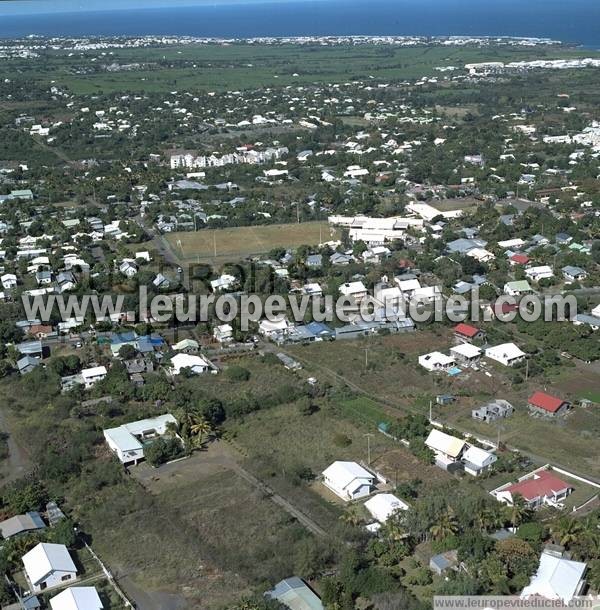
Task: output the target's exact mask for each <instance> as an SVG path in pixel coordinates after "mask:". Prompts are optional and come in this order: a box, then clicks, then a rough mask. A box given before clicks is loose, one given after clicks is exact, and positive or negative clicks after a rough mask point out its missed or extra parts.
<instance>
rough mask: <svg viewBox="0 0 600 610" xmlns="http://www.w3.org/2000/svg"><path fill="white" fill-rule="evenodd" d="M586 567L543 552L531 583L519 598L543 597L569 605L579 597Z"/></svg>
mask: <svg viewBox="0 0 600 610" xmlns="http://www.w3.org/2000/svg"><path fill="white" fill-rule="evenodd" d="M586 568H587V566H586V564H585V563H582V562H580V561H571V560H570V559H565V558H564V557H557V556H556V555H554V554H553V553H550V552H548V551H544V552H543V553H542V555H541V556H540V565H539V567H538V569H537V572H536V573H535V574H534V575H533V576H532V578H531V582H530V583H529V584H528V585H527V586H526V587H525V588H524V589H523V591H522V592H521V598H529V597H532V596H533V597H538V596H539V597H543V598H545V599H549V600H557V601H558V600H559V601H561V602H563V603H564V604H567V605H568V604H569V603H570V602H571V600H572V599H573V598H574V597H576V596H578V595H580V594H581V591H582V589H583V586H584V584H585V580H584V575H585V570H586Z"/></svg>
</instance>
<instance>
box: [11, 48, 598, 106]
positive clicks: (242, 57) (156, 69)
mask: <svg viewBox="0 0 600 610" xmlns="http://www.w3.org/2000/svg"><path fill="white" fill-rule="evenodd" d="M593 54H594V53H593V51H590V50H585V51H582V50H579V49H567V48H559V47H552V48H538V47H536V48H535V49H531V48H508V47H503V48H489V49H485V48H484V49H481V48H456V47H454V48H445V47H427V48H424V47H416V48H391V47H379V48H378V47H369V46H357V47H347V46H341V45H340V46H336V47H318V46H312V47H305V48H303V52H302V53H299V52H298V48H297V46H295V45H293V46H292V45H281V46H264V45H263V46H260V45H256V46H248V45H191V46H186V47H182V48H172V47H171V48H155V49H118V50H115V51H114V53H113V55H112V57H111V61H114V62H120V63H127V64H131V63H134V62H137V63H139V68H137V69H135V68H134V69H127V70H125V71H122V72H102V71H99V72H93V73H86V71H85V70H77V68H78V67H79V66H81V67H82V68H83V67H86V66H88V62H87V61H86V59H85V58H72V57H66V56H65V54H62V53H53V54H50V55H48V57H47V62H48V63H49V64H50V65H52V69H53V78H54V80H55V82H56V83H57V85H58V86H62V87H67V88H68V89H69V90H70V91H71V92H73V93H74V94H76V95H93V94H99V93H104V94H112V93H121V92H123V91H128V92H132V93H133V92H147V93H160V92H169V91H172V90H174V89H188V90H197V91H219V90H227V89H229V90H237V89H240V90H243V89H249V88H258V87H273V86H286V85H306V84H312V83H344V82H347V81H349V80H356V79H367V78H373V79H379V80H382V81H391V82H394V81H402V80H404V79H410V78H419V77H422V76H433V75H435V74H437V72H436V71H435V68H436V67H437V66H451V65H458V66H460V65H462V64H465V63H475V62H483V61H523V60H528V59H540V58H552V59H557V58H563V57H582V56H590V55H593ZM15 65H17V64H15ZM29 72H30V74H29V77H30V78H31V79H33V80H34V81H36V82H45V81H46V79H47V77H46V74H47V71H40V72H35V71H31V70H29ZM78 72H79V73H78Z"/></svg>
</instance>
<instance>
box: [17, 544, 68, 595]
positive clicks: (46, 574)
mask: <svg viewBox="0 0 600 610" xmlns="http://www.w3.org/2000/svg"><path fill="white" fill-rule="evenodd" d="M21 561H22V562H23V566H24V567H25V576H26V578H27V582H28V583H29V584H30V585H31V590H32V591H33V592H34V593H40V592H41V591H44V590H46V589H51V588H53V587H57V586H59V585H63V584H65V583H67V582H69V581H72V580H75V579H76V578H77V568H76V567H75V564H74V563H73V560H72V559H71V555H69V551H68V550H67V547H66V546H65V545H64V544H51V543H49V542H40V543H39V544H38V545H37V546H34V547H33V548H32V549H31V551H29V553H25V555H23V557H22V559H21Z"/></svg>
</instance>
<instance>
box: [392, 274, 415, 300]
mask: <svg viewBox="0 0 600 610" xmlns="http://www.w3.org/2000/svg"><path fill="white" fill-rule="evenodd" d="M395 282H396V284H398V288H400V290H401V291H402V294H403V295H404V297H405V298H410V297H412V295H413V294H414V293H415V291H417V290H420V289H421V283H420V282H419V280H417V279H410V280H403V279H401V277H397V278H395Z"/></svg>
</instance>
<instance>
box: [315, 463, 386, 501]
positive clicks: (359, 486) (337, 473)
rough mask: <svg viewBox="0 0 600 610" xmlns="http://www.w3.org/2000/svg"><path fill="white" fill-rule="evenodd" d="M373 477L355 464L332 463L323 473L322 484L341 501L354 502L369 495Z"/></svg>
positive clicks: (373, 480)
mask: <svg viewBox="0 0 600 610" xmlns="http://www.w3.org/2000/svg"><path fill="white" fill-rule="evenodd" d="M374 482H375V477H374V476H373V475H372V474H371V473H370V472H369V471H368V470H365V469H364V468H363V467H362V466H360V465H359V464H357V463H356V462H334V463H333V464H331V466H329V468H327V469H326V470H324V471H323V483H324V484H325V485H326V486H327V487H329V489H331V491H333V493H335V494H336V495H337V496H339V497H340V498H342V500H346V501H348V500H356V499H357V498H364V497H365V496H368V495H369V494H370V493H371V488H372V487H373V484H374Z"/></svg>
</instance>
